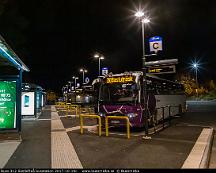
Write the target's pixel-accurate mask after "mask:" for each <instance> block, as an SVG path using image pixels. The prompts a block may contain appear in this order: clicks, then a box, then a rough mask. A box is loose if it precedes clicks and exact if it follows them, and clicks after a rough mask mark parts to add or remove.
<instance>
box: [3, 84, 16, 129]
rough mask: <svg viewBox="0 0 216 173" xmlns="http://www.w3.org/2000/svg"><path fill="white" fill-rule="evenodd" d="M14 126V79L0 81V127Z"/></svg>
mask: <svg viewBox="0 0 216 173" xmlns="http://www.w3.org/2000/svg"><path fill="white" fill-rule="evenodd" d="M15 128H16V81H0V129H15Z"/></svg>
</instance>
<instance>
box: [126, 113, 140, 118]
mask: <svg viewBox="0 0 216 173" xmlns="http://www.w3.org/2000/svg"><path fill="white" fill-rule="evenodd" d="M127 116H128V117H129V118H135V117H137V116H138V114H137V113H129V114H127Z"/></svg>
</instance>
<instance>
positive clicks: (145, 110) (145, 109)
mask: <svg viewBox="0 0 216 173" xmlns="http://www.w3.org/2000/svg"><path fill="white" fill-rule="evenodd" d="M141 22H142V47H143V58H142V60H143V64H142V71H143V105H144V111H143V116H144V121H145V122H144V123H145V134H146V135H147V136H148V117H147V116H148V115H147V103H146V96H147V92H146V66H145V62H146V58H145V35H144V34H145V23H144V21H141Z"/></svg>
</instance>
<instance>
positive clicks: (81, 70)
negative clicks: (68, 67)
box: [80, 68, 88, 84]
mask: <svg viewBox="0 0 216 173" xmlns="http://www.w3.org/2000/svg"><path fill="white" fill-rule="evenodd" d="M80 72H82V74H83V84H84V83H85V73H87V72H88V71H87V70H86V69H84V68H81V69H80Z"/></svg>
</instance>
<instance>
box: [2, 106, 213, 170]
mask: <svg viewBox="0 0 216 173" xmlns="http://www.w3.org/2000/svg"><path fill="white" fill-rule="evenodd" d="M58 115H59V119H60V121H61V122H62V124H63V128H64V129H62V130H65V132H67V133H66V134H67V135H68V137H69V141H70V142H71V144H72V145H73V147H74V149H75V152H76V155H77V156H78V158H79V160H80V162H81V164H82V166H83V168H177V169H179V168H181V167H182V165H183V164H184V162H185V160H186V159H187V158H188V155H189V154H190V152H191V150H192V148H193V147H194V144H195V142H196V140H197V139H198V137H199V135H200V133H201V131H202V129H203V128H205V127H213V128H214V129H215V128H216V102H205V103H203V102H199V103H198V102H188V112H187V113H185V114H184V115H182V116H180V117H178V118H174V119H172V123H171V126H170V127H167V128H165V129H164V130H162V131H159V132H158V133H156V134H154V135H152V136H151V137H152V138H151V139H149V140H145V139H143V138H142V137H143V134H144V132H143V131H139V132H137V131H133V130H132V133H131V138H130V139H127V138H126V134H125V133H126V132H125V131H124V129H123V130H120V131H116V130H115V131H111V133H110V136H109V137H106V136H105V133H104V131H103V133H102V136H101V137H99V136H98V135H97V133H95V132H94V131H91V130H90V129H89V127H95V125H96V120H94V119H88V118H87V119H85V120H84V126H85V130H84V134H82V135H81V134H80V130H79V123H80V122H79V118H76V117H66V116H65V112H58ZM50 116H51V109H50V106H46V107H45V109H44V110H43V112H42V114H41V116H40V117H39V119H37V120H28V121H27V120H23V121H22V133H21V136H22V141H21V143H20V144H19V145H18V147H17V148H14V152H13V153H11V156H10V158H9V160H8V162H7V163H6V165H5V166H4V168H51V167H52V166H51V165H52V164H51V160H52V159H51V155H52V152H55V151H52V150H51V138H52V137H51V122H52V120H51V117H50ZM55 132H56V133H57V132H58V131H55ZM112 132H114V133H115V134H114V133H112ZM61 133H62V132H61ZM215 139H216V138H214V142H213V148H212V154H211V159H210V168H216V166H215V163H216V158H215V157H216V149H215V148H216V146H215V145H216V142H215ZM59 147H61V146H59ZM62 147H64V146H62ZM64 149H65V150H67V148H64ZM0 154H1V153H0ZM59 157H61V156H59ZM59 159H61V158H59ZM64 159H65V158H64Z"/></svg>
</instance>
